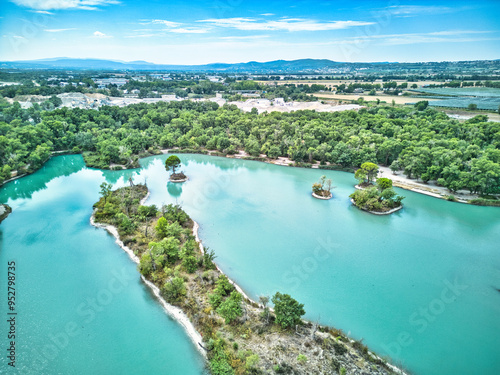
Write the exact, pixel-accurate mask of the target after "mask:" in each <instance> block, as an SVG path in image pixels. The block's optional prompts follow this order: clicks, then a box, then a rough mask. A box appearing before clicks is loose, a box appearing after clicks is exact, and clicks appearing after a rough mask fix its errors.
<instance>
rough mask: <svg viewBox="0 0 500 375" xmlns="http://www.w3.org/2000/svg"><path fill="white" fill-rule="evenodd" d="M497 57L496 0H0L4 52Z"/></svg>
mask: <svg viewBox="0 0 500 375" xmlns="http://www.w3.org/2000/svg"><path fill="white" fill-rule="evenodd" d="M54 57H71V58H99V59H109V60H120V61H138V60H141V61H148V62H152V63H158V64H191V65H196V64H206V63H215V62H225V63H237V62H247V61H271V60H278V59H284V60H295V59H302V58H316V59H330V60H334V61H342V62H382V61H398V62H416V61H459V60H490V59H500V1H498V0H492V1H484V0H477V1H473V2H472V1H460V0H457V1H440V0H435V1H405V0H384V1H379V0H372V1H364V0H358V1H345V0H344V1H321V0H316V1H305V0H303V1H301V0H298V1H292V0H287V1H271V0H269V1H261V0H253V1H252V0H246V1H242V0H208V1H197V0H192V1H185V0H175V1H161V0H0V60H2V61H13V60H33V59H44V58H54Z"/></svg>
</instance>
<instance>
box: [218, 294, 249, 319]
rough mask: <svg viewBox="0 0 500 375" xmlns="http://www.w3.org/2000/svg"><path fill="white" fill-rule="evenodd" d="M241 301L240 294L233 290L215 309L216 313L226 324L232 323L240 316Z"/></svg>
mask: <svg viewBox="0 0 500 375" xmlns="http://www.w3.org/2000/svg"><path fill="white" fill-rule="evenodd" d="M241 300H242V296H241V294H240V293H238V292H237V291H235V290H234V291H233V292H231V295H230V296H229V297H228V298H226V299H225V300H224V301H223V302H222V303H221V304H220V305H219V307H218V308H217V312H218V313H219V314H220V316H222V317H223V318H224V320H225V321H226V324H229V323H232V322H233V321H234V320H235V319H236V318H237V317H239V316H241V315H242V313H243V312H242V310H241Z"/></svg>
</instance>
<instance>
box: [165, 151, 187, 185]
mask: <svg viewBox="0 0 500 375" xmlns="http://www.w3.org/2000/svg"><path fill="white" fill-rule="evenodd" d="M180 166H181V159H179V157H178V156H177V155H170V156H169V157H168V159H167V160H166V161H165V169H166V170H167V172H170V170H172V174H171V175H170V178H169V180H170V182H185V181H187V180H188V177H187V176H186V175H185V174H184V173H183V172H179V173H175V169H176V168H180Z"/></svg>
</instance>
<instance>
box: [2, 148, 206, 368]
mask: <svg viewBox="0 0 500 375" xmlns="http://www.w3.org/2000/svg"><path fill="white" fill-rule="evenodd" d="M130 174H134V173H133V172H131V171H129V172H126V173H121V172H119V173H118V172H101V171H98V170H89V169H86V168H85V165H84V163H83V160H82V158H81V157H80V156H61V157H57V158H53V159H52V160H50V161H49V162H48V163H47V164H46V165H45V166H44V167H43V168H42V169H41V170H40V171H38V172H36V173H35V174H33V175H31V176H27V177H24V178H22V179H20V180H17V181H15V182H10V183H8V184H7V185H5V186H4V187H3V188H2V189H1V191H0V201H1V202H6V201H7V200H8V203H9V204H10V205H11V206H12V208H13V212H12V214H11V215H10V216H9V217H8V218H7V219H6V220H5V221H3V222H2V224H0V245H1V247H0V249H1V250H0V277H1V282H0V284H1V285H2V286H3V287H2V288H1V291H0V301H1V303H0V306H1V307H0V314H1V316H2V319H1V320H2V323H1V329H0V332H1V339H0V343H1V349H2V356H1V358H0V373H8V374H22V375H25V374H26V375H28V374H33V375H43V374H47V375H55V374H61V375H68V374H201V373H202V372H203V368H204V363H203V360H202V358H201V356H200V355H199V353H198V351H197V350H196V348H195V347H194V344H192V343H191V341H189V339H188V338H187V336H186V335H185V333H184V331H183V329H182V328H181V327H180V326H179V325H178V324H177V323H176V322H175V321H173V320H172V319H170V318H169V317H168V316H167V315H166V314H165V313H164V311H163V309H162V308H161V307H160V305H159V303H158V302H157V300H156V299H155V297H154V295H153V294H152V293H151V292H150V290H149V288H148V287H147V286H145V285H144V284H143V283H142V281H141V280H140V277H139V273H138V272H137V270H136V266H135V264H134V263H133V262H132V261H131V260H130V258H129V257H128V256H127V254H126V253H125V252H124V251H122V250H121V249H120V248H119V247H118V246H117V245H116V244H115V242H114V239H113V237H111V236H110V235H109V234H107V232H106V231H104V230H102V229H97V228H94V227H93V226H91V225H90V222H89V218H90V215H91V213H92V204H93V203H94V202H95V201H96V200H97V199H98V198H99V193H98V192H99V185H100V184H101V183H102V182H103V181H104V180H105V179H107V180H108V181H112V182H116V181H117V179H119V183H118V184H117V185H119V184H120V183H121V184H123V180H122V179H121V178H120V177H121V176H122V175H127V178H128V175H130ZM12 260H13V261H15V263H16V311H17V316H16V320H17V321H16V323H17V324H16V330H17V335H16V336H17V337H16V351H17V353H16V354H17V362H16V371H12V369H11V368H9V367H8V366H7V358H6V354H5V353H6V352H7V348H8V346H7V337H6V336H7V334H6V332H7V327H8V325H7V322H6V320H7V318H6V317H7V311H6V309H7V306H6V305H7V304H6V301H7V296H6V289H7V288H6V287H5V285H6V280H7V275H6V272H7V262H8V261H12Z"/></svg>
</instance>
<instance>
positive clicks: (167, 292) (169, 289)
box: [161, 277, 186, 303]
mask: <svg viewBox="0 0 500 375" xmlns="http://www.w3.org/2000/svg"><path fill="white" fill-rule="evenodd" d="M161 294H162V296H163V297H165V300H166V301H167V302H169V303H172V302H178V301H180V300H181V299H182V298H183V297H184V296H185V295H186V287H185V285H184V279H182V278H180V277H174V278H173V279H170V280H168V281H166V282H165V284H164V285H163V287H162V288H161Z"/></svg>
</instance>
